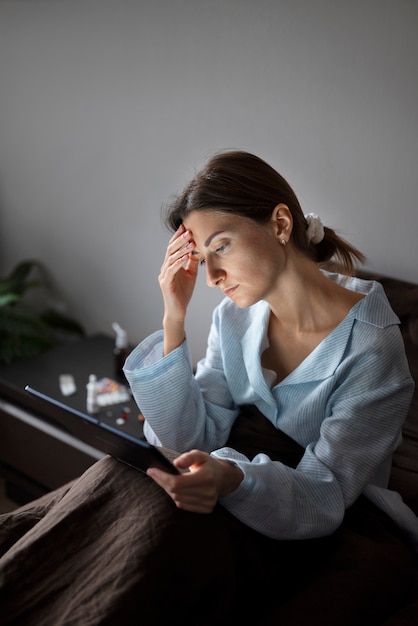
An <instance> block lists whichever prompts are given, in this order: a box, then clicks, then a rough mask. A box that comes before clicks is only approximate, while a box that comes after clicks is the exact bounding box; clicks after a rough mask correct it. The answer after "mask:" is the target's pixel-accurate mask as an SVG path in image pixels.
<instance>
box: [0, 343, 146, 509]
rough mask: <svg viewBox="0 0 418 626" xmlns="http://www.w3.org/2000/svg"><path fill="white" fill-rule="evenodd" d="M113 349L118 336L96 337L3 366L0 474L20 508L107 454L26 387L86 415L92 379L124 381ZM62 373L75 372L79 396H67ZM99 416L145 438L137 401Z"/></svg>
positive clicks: (105, 410)
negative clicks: (116, 368)
mask: <svg viewBox="0 0 418 626" xmlns="http://www.w3.org/2000/svg"><path fill="white" fill-rule="evenodd" d="M113 347H114V340H113V338H112V337H108V336H106V335H94V336H91V337H87V338H85V339H81V340H77V341H74V342H71V343H67V344H62V345H59V346H57V347H55V348H53V349H51V350H49V351H48V352H45V353H43V354H41V355H40V356H36V357H33V358H30V359H24V360H21V361H16V362H15V363H12V364H10V365H7V366H1V367H0V473H1V474H2V475H3V476H4V478H5V480H6V489H7V493H8V495H9V496H10V497H12V499H13V500H15V501H16V502H18V503H19V504H23V503H25V502H27V501H29V500H32V499H33V498H36V497H39V496H40V495H43V494H44V493H46V492H47V491H50V490H52V489H55V488H56V487H59V486H60V485H63V484H64V483H66V482H68V481H70V480H72V479H74V478H76V477H77V476H79V475H80V474H82V473H83V472H84V471H85V470H86V469H87V468H88V467H89V466H90V465H92V464H93V463H94V462H95V461H96V460H97V459H99V458H101V457H102V456H103V453H102V452H100V451H99V450H97V449H95V448H92V447H91V446H88V445H86V444H84V443H83V442H81V441H79V440H78V439H76V438H75V437H73V436H71V435H69V434H68V433H67V432H66V431H65V430H64V429H63V428H62V427H61V426H60V424H59V423H58V422H57V416H56V414H54V408H53V407H52V406H50V407H49V406H48V407H45V405H44V404H43V403H41V402H39V401H38V400H37V399H36V398H35V397H33V396H31V395H30V394H29V393H27V392H26V391H25V386H26V385H30V386H32V387H35V388H37V389H38V390H40V391H43V392H44V393H46V394H48V395H49V396H52V397H54V398H56V399H57V400H60V401H61V402H64V403H66V404H69V405H70V406H72V407H73V408H76V409H77V410H79V411H82V412H86V384H87V382H88V379H89V375H90V374H95V375H96V376H97V378H98V379H101V378H110V379H113V380H118V379H117V377H116V376H115V372H114V358H113ZM60 374H72V376H73V377H74V381H75V384H76V387H77V391H76V393H75V394H73V395H71V396H63V394H62V393H61V391H60V387H59V376H60ZM119 382H123V381H119ZM125 382H126V381H125ZM126 385H127V383H126ZM126 407H128V411H126ZM122 412H123V414H124V416H125V417H126V413H127V412H128V415H129V417H128V419H127V420H126V421H124V423H123V425H118V423H117V422H118V421H120V420H119V418H120V416H121V413H122ZM98 417H99V418H100V420H103V421H106V422H108V423H109V424H111V425H112V426H114V427H116V428H120V429H121V430H126V431H128V432H129V433H130V434H131V435H134V436H136V437H138V438H142V437H143V432H142V423H141V421H140V417H141V416H140V412H139V409H138V407H137V406H136V404H135V401H134V400H133V399H132V398H131V399H130V400H129V401H127V402H123V403H122V404H114V405H111V406H107V407H103V408H101V409H100V412H99V414H98Z"/></svg>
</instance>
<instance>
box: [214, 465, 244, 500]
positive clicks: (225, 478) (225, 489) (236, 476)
mask: <svg viewBox="0 0 418 626" xmlns="http://www.w3.org/2000/svg"><path fill="white" fill-rule="evenodd" d="M216 460H217V461H218V463H219V464H220V466H221V469H222V480H221V488H220V490H219V497H220V498H222V497H224V496H227V495H229V494H230V493H232V492H233V491H235V490H236V489H238V487H239V486H240V484H241V482H242V481H243V479H244V472H243V471H242V470H241V469H240V468H239V467H238V465H236V464H235V463H234V462H233V461H228V460H227V459H216Z"/></svg>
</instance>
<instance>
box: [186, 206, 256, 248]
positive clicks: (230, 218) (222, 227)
mask: <svg viewBox="0 0 418 626" xmlns="http://www.w3.org/2000/svg"><path fill="white" fill-rule="evenodd" d="M183 224H184V226H185V228H186V229H187V230H190V231H191V232H192V234H193V239H194V240H195V241H196V243H198V241H197V240H199V244H201V243H202V244H203V242H204V241H206V239H207V238H208V237H210V236H212V235H214V234H215V235H217V234H221V233H224V232H229V233H234V232H237V231H243V230H244V229H245V228H246V227H247V228H248V227H249V226H250V225H253V222H252V220H249V219H247V218H245V217H241V216H240V215H234V214H231V213H226V212H225V213H221V212H220V211H211V210H206V211H192V212H191V213H189V215H188V216H187V217H186V218H185V219H184V222H183Z"/></svg>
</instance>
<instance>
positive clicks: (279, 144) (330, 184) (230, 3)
mask: <svg viewBox="0 0 418 626" xmlns="http://www.w3.org/2000/svg"><path fill="white" fill-rule="evenodd" d="M417 18H418V3H417V2H416V0H354V1H350V2H349V1H348V0H257V1H251V0H149V1H148V2H145V1H142V2H141V1H139V0H137V1H136V0H131V1H129V0H97V1H94V0H49V1H48V0H36V1H30V0H27V1H24V0H13V1H12V0H10V1H4V0H0V270H1V274H4V273H5V272H6V271H8V270H9V269H11V267H12V266H13V265H14V264H15V263H16V262H17V261H18V260H21V259H23V258H38V259H40V260H42V261H43V262H44V263H45V264H46V266H47V267H48V269H49V271H50V273H51V275H52V279H53V281H54V282H55V283H56V285H57V286H59V294H60V296H61V297H62V298H63V299H64V300H65V302H66V303H67V304H68V307H69V311H70V312H71V313H73V314H76V315H77V316H78V317H79V318H80V319H81V321H82V322H83V323H84V324H85V325H86V327H87V329H88V331H91V332H94V331H106V332H110V333H111V332H112V329H111V323H112V322H113V321H114V320H118V321H119V323H120V324H121V325H123V326H125V327H126V328H127V329H128V332H129V336H130V339H131V340H132V341H135V342H136V341H138V340H140V339H141V338H143V337H144V336H146V335H147V334H149V333H150V332H152V331H154V330H156V329H157V328H159V327H160V324H161V316H162V299H161V296H160V292H159V288H158V283H157V275H158V272H159V268H160V266H161V262H162V258H163V256H164V251H165V246H166V241H167V239H168V236H169V234H168V232H167V231H166V230H165V228H164V227H163V226H162V223H161V218H160V208H161V205H162V204H164V202H165V201H166V200H167V199H168V198H169V196H170V195H171V194H172V193H176V192H178V191H180V190H181V188H182V187H183V185H184V184H185V182H186V181H187V180H188V178H189V176H190V175H191V174H192V172H193V171H194V169H195V168H196V167H198V166H199V165H200V164H201V163H202V161H203V160H205V159H206V157H207V156H208V155H210V154H211V153H212V152H213V151H216V150H219V149H221V148H240V149H245V150H250V151H252V152H255V153H256V154H258V155H259V156H261V157H263V158H265V159H266V160H268V161H269V162H270V163H271V164H272V165H273V166H275V167H276V168H277V169H279V171H281V172H282V173H283V174H284V175H285V176H286V177H287V178H288V180H289V181H290V183H291V184H292V185H293V187H294V188H295V190H296V192H297V193H298V195H299V197H300V200H301V202H302V205H303V206H304V209H305V212H308V211H315V212H317V213H319V214H320V215H321V217H322V218H323V220H324V222H326V223H327V224H328V225H330V226H332V227H335V228H336V229H337V230H338V231H339V232H341V234H343V235H344V236H346V237H347V238H349V239H350V240H351V241H352V242H353V243H354V244H355V245H357V246H358V247H360V248H361V249H362V250H363V251H364V252H365V253H366V254H367V256H368V267H369V268H371V269H375V270H379V271H382V272H385V273H388V274H390V275H392V276H396V277H401V278H405V279H410V280H414V281H418V268H417V266H418V252H417V250H418V246H417V236H418V211H417V206H416V198H417V196H418V184H417V177H418V168H417V146H418V128H417V126H418V122H417V111H418V98H417V96H418V81H417V61H418V43H417V37H416V31H417V24H418V20H417ZM254 272H255V274H256V268H254ZM218 301H219V295H218V294H217V293H216V292H215V291H213V290H210V289H208V288H207V287H206V286H205V284H204V276H203V275H202V276H201V277H199V284H198V287H197V291H196V294H195V298H194V301H193V304H192V306H191V310H190V317H189V322H188V335H189V338H190V341H191V344H192V350H193V357H194V359H195V360H196V359H197V358H199V357H200V356H201V355H202V354H203V352H204V349H205V345H206V334H207V331H208V328H209V323H210V316H211V309H212V308H213V306H214V305H215V304H216V303H217V302H218Z"/></svg>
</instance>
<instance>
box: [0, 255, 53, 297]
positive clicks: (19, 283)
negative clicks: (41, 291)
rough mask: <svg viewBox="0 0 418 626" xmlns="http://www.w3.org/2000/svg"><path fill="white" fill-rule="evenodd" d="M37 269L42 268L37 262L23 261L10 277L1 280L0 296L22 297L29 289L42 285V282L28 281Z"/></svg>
mask: <svg viewBox="0 0 418 626" xmlns="http://www.w3.org/2000/svg"><path fill="white" fill-rule="evenodd" d="M35 267H40V265H39V263H38V262H37V261H22V262H21V263H19V264H18V265H17V266H16V267H15V268H14V270H13V271H12V272H11V274H10V275H9V276H8V277H6V278H3V279H1V280H0V295H5V294H8V293H14V294H18V295H20V296H22V295H23V294H24V292H25V291H27V289H31V288H33V287H38V286H40V285H42V284H43V282H42V281H39V280H37V281H28V280H27V278H28V276H29V274H30V273H31V271H32V270H33V269H34V268H35Z"/></svg>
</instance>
